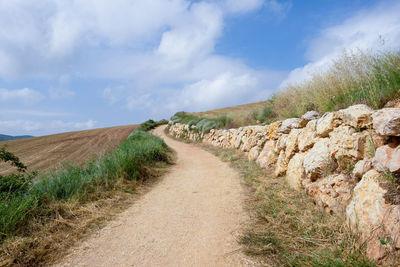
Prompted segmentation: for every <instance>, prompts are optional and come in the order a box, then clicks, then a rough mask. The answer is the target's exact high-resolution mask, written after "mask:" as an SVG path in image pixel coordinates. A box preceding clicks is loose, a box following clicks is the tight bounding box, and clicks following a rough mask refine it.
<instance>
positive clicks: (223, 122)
mask: <svg viewBox="0 0 400 267" xmlns="http://www.w3.org/2000/svg"><path fill="white" fill-rule="evenodd" d="M171 121H172V122H173V123H182V124H187V125H189V126H193V125H194V126H196V130H197V131H200V132H204V133H207V132H209V131H210V130H211V129H217V128H226V127H227V126H228V125H229V124H230V123H231V122H232V119H231V118H229V117H228V116H226V115H225V116H220V117H218V118H213V119H209V118H200V117H197V116H194V115H191V114H188V113H185V112H183V111H180V112H177V113H175V115H174V116H172V117H171Z"/></svg>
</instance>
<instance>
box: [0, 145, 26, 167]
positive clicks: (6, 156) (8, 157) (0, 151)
mask: <svg viewBox="0 0 400 267" xmlns="http://www.w3.org/2000/svg"><path fill="white" fill-rule="evenodd" d="M0 161H4V162H8V161H11V165H13V166H15V167H17V168H18V172H25V171H26V169H27V168H26V166H25V165H24V164H23V163H22V162H21V161H20V160H19V158H18V157H17V156H15V155H14V154H13V153H11V152H9V151H7V150H6V147H5V146H3V147H1V148H0Z"/></svg>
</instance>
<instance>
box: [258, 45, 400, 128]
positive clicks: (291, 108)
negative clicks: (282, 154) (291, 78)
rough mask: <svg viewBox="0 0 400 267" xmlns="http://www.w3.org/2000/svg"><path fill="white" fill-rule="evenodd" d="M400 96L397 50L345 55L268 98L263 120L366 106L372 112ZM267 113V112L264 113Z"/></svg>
mask: <svg viewBox="0 0 400 267" xmlns="http://www.w3.org/2000/svg"><path fill="white" fill-rule="evenodd" d="M398 97H400V51H390V52H387V51H386V52H375V53H373V52H367V53H365V52H362V51H358V52H353V53H350V52H344V53H343V54H342V55H341V56H340V57H339V58H337V59H336V60H335V61H334V62H333V64H332V65H331V66H330V67H329V68H328V69H327V70H326V71H323V72H321V73H314V74H313V75H312V77H311V79H310V80H308V81H305V82H303V83H300V84H297V85H289V86H287V87H286V88H285V89H284V90H283V91H282V92H280V93H277V94H276V95H275V96H273V97H272V98H271V102H270V103H269V106H268V107H266V109H269V110H271V111H273V112H265V116H263V117H262V120H263V121H271V120H274V119H285V118H290V117H300V116H301V115H302V114H304V113H305V112H306V111H309V110H316V111H318V112H320V113H324V112H330V111H335V110H338V109H341V108H346V107H348V106H350V105H353V104H366V105H369V106H370V107H372V108H374V109H378V108H382V107H383V106H384V105H385V103H387V102H388V101H390V100H393V99H396V98H398ZM266 111H268V110H266Z"/></svg>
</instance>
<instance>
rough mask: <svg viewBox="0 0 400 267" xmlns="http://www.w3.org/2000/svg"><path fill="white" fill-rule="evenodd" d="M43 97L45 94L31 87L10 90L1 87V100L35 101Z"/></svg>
mask: <svg viewBox="0 0 400 267" xmlns="http://www.w3.org/2000/svg"><path fill="white" fill-rule="evenodd" d="M42 99H43V95H42V94H40V93H39V92H38V91H35V90H33V89H30V88H23V89H16V90H8V89H4V88H0V102H4V103H5V102H9V101H16V102H22V103H35V102H38V101H40V100H42Z"/></svg>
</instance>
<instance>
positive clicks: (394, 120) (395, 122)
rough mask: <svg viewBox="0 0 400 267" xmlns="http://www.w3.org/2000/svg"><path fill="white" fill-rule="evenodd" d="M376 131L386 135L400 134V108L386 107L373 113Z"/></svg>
mask: <svg viewBox="0 0 400 267" xmlns="http://www.w3.org/2000/svg"><path fill="white" fill-rule="evenodd" d="M372 123H373V125H374V129H375V131H376V132H377V133H378V134H380V135H384V136H400V108H384V109H381V110H378V111H376V112H375V113H374V114H372Z"/></svg>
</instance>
